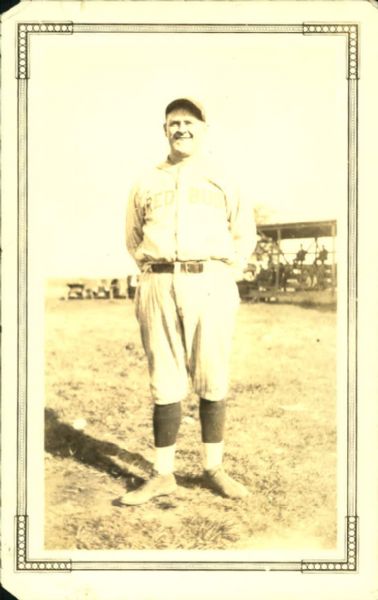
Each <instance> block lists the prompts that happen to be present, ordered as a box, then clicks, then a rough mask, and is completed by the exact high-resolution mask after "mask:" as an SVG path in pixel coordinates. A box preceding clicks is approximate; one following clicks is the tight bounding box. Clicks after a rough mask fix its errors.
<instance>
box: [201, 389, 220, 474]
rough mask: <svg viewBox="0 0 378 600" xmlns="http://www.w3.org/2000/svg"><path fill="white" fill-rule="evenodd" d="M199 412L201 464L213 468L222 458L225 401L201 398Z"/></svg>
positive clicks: (206, 467) (207, 468)
mask: <svg viewBox="0 0 378 600" xmlns="http://www.w3.org/2000/svg"><path fill="white" fill-rule="evenodd" d="M199 413H200V421H201V436H202V442H203V444H202V453H203V466H204V468H205V469H206V470H209V469H214V468H215V467H218V466H219V465H221V464H222V460H223V437H224V425H225V418H226V402H225V401H224V400H218V401H213V400H206V399H205V398H201V399H200V409H199Z"/></svg>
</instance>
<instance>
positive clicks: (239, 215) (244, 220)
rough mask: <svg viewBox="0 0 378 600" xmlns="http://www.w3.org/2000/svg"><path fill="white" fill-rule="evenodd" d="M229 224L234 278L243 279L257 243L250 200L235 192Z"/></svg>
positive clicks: (238, 191) (245, 195) (244, 195)
mask: <svg viewBox="0 0 378 600" xmlns="http://www.w3.org/2000/svg"><path fill="white" fill-rule="evenodd" d="M229 223H230V231H231V235H232V239H233V242H234V264H233V268H234V270H235V277H236V279H237V280H240V279H243V271H244V269H245V267H246V266H247V264H248V260H249V258H250V256H251V254H252V252H253V251H254V249H255V247H256V243H257V231H256V222H255V216H254V210H253V204H252V200H251V198H250V197H249V196H248V195H247V194H245V193H244V194H242V193H241V192H240V190H237V191H235V192H234V194H233V195H232V198H231V201H230V212H229Z"/></svg>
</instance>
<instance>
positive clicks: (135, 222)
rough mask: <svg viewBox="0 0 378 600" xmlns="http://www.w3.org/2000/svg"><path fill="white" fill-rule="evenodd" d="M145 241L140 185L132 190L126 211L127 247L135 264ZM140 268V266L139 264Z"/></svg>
mask: <svg viewBox="0 0 378 600" xmlns="http://www.w3.org/2000/svg"><path fill="white" fill-rule="evenodd" d="M142 240H143V206H142V202H141V190H140V187H139V186H138V185H134V187H133V188H132V190H131V192H130V194H129V198H128V204H127V210H126V247H127V250H128V251H129V253H130V254H131V256H132V257H133V259H134V260H135V262H136V263H137V264H138V261H137V260H136V259H135V254H136V251H137V248H138V247H139V245H140V244H141V242H142ZM138 266H140V265H139V264H138Z"/></svg>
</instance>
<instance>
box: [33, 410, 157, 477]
mask: <svg viewBox="0 0 378 600" xmlns="http://www.w3.org/2000/svg"><path fill="white" fill-rule="evenodd" d="M45 450H46V452H49V453H50V454H52V455H53V456H59V457H62V458H72V459H73V460H76V461H78V462H81V463H83V464H85V465H88V466H90V467H94V468H95V469H97V470H99V471H103V472H105V473H107V474H108V475H110V476H111V477H114V478H118V477H123V478H125V480H126V484H127V487H128V488H130V489H131V488H134V487H137V486H138V485H140V483H141V482H142V481H143V479H142V478H141V477H139V476H138V475H136V474H135V473H134V472H133V470H132V469H133V467H134V468H136V467H137V468H138V469H141V470H142V471H146V472H151V469H152V464H151V463H150V462H149V461H148V460H146V459H145V458H144V457H143V456H142V455H141V454H138V453H137V452H129V451H128V450H125V449H124V448H120V447H119V446H117V444H113V443H111V442H104V441H101V440H97V439H96V438H93V437H92V436H90V435H88V434H87V433H84V432H83V431H78V430H77V429H75V428H74V427H71V425H68V424H67V423H63V422H62V421H60V420H59V419H58V417H57V414H56V412H55V411H54V410H52V409H51V408H47V409H46V410H45ZM114 459H119V460H120V461H122V463H124V464H125V466H121V465H120V464H118V463H117V462H116V461H115V460H114Z"/></svg>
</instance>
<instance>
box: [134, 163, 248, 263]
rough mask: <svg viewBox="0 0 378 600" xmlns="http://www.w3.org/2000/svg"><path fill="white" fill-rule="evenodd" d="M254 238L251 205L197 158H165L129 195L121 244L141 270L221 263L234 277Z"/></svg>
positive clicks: (246, 256)
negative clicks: (166, 265)
mask: <svg viewBox="0 0 378 600" xmlns="http://www.w3.org/2000/svg"><path fill="white" fill-rule="evenodd" d="M256 239H257V238H256V226H255V222H254V217H253V209H252V205H251V202H250V201H248V200H246V199H243V200H242V199H241V196H240V193H238V191H237V189H236V187H235V186H234V185H233V184H232V183H230V182H228V181H227V179H226V177H225V176H224V174H222V173H215V172H214V170H213V169H211V168H210V167H209V166H207V165H206V164H205V163H203V162H200V161H198V160H196V159H192V158H191V159H188V160H186V161H182V162H180V163H178V164H173V163H171V162H170V160H169V159H168V160H167V161H165V162H163V163H161V164H160V165H158V166H157V167H156V168H154V169H152V170H151V171H150V172H149V173H147V174H146V175H145V176H144V177H143V178H142V180H141V181H140V182H138V183H137V184H136V185H135V186H134V187H133V189H132V191H131V194H130V197H129V203H128V209H127V220H126V242H127V248H128V250H129V252H130V254H131V255H132V256H133V258H134V259H135V261H136V263H137V264H138V266H139V268H140V269H141V270H143V267H144V265H145V264H148V263H151V262H174V261H189V260H193V261H197V260H221V261H224V262H226V263H228V264H230V265H231V266H232V267H233V269H234V270H235V272H236V273H238V274H239V273H240V272H242V270H243V268H244V267H245V265H246V262H247V261H248V258H249V257H250V255H251V253H252V251H253V250H254V247H255V244H256Z"/></svg>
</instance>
